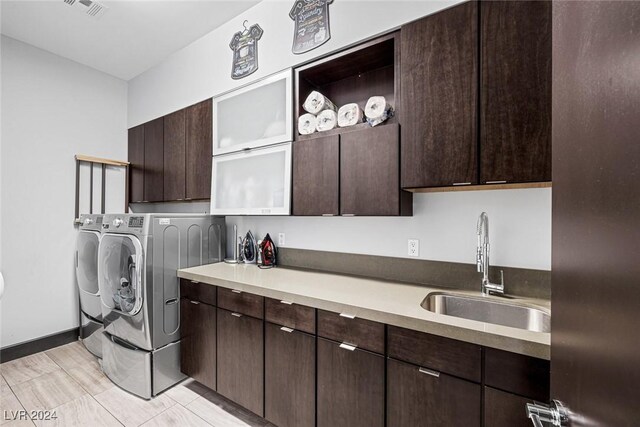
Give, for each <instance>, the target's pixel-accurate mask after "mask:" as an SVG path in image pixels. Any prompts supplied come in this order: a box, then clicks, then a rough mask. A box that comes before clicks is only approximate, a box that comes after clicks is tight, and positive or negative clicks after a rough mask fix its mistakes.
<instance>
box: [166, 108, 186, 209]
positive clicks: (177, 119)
mask: <svg viewBox="0 0 640 427" xmlns="http://www.w3.org/2000/svg"><path fill="white" fill-rule="evenodd" d="M163 175H164V200H183V199H184V198H185V110H179V111H176V112H175V113H171V114H169V115H166V116H164V173H163Z"/></svg>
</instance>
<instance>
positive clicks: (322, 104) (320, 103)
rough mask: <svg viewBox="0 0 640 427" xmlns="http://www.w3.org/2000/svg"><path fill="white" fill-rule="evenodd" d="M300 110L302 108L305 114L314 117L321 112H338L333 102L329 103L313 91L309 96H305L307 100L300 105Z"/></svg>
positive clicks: (321, 95) (329, 101) (324, 97)
mask: <svg viewBox="0 0 640 427" xmlns="http://www.w3.org/2000/svg"><path fill="white" fill-rule="evenodd" d="M302 108H304V110H305V111H306V112H307V113H311V114H316V115H317V114H319V113H320V111H323V110H333V111H338V109H337V108H336V105H335V104H334V103H333V102H331V100H329V98H327V97H326V96H324V95H323V94H321V93H320V92H317V91H315V90H314V91H313V92H311V93H310V94H309V96H307V99H306V100H305V101H304V104H302Z"/></svg>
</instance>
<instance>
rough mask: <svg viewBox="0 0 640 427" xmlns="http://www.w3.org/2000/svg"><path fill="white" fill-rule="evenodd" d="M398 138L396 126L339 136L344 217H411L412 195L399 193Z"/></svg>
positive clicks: (341, 204)
mask: <svg viewBox="0 0 640 427" xmlns="http://www.w3.org/2000/svg"><path fill="white" fill-rule="evenodd" d="M399 138H400V131H399V129H398V125H397V124H387V125H379V126H377V127H373V128H366V129H364V130H359V131H354V132H347V133H344V134H342V135H340V214H341V215H348V216H350V215H362V216H395V215H411V213H412V212H411V208H412V203H411V201H412V199H411V195H410V193H407V192H405V191H402V190H400V162H399V159H400V141H399Z"/></svg>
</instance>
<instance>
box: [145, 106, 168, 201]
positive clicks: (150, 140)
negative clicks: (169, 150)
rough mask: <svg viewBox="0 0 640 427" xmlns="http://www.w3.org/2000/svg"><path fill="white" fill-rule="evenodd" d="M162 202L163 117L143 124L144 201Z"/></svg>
mask: <svg viewBox="0 0 640 427" xmlns="http://www.w3.org/2000/svg"><path fill="white" fill-rule="evenodd" d="M163 200H164V117H160V118H159V119H155V120H153V121H150V122H148V123H145V124H144V201H145V202H161V201H163Z"/></svg>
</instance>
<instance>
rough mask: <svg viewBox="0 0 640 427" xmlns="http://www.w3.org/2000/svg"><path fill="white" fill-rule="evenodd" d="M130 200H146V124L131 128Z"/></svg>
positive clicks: (129, 156) (129, 157)
mask: <svg viewBox="0 0 640 427" xmlns="http://www.w3.org/2000/svg"><path fill="white" fill-rule="evenodd" d="M128 159H129V163H130V165H129V177H130V178H129V179H130V183H129V202H142V201H144V125H140V126H136V127H134V128H131V129H129V155H128Z"/></svg>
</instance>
